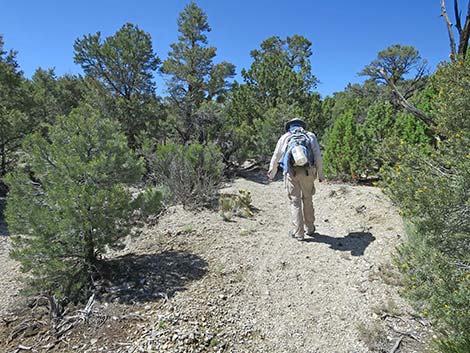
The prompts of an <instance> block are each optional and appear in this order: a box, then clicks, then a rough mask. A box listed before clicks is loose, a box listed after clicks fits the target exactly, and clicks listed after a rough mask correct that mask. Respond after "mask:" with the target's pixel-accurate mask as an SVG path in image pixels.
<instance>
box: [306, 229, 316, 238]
mask: <svg viewBox="0 0 470 353" xmlns="http://www.w3.org/2000/svg"><path fill="white" fill-rule="evenodd" d="M315 231H316V229H315V227H313V229H312V230H311V231H309V232H306V233H305V235H307V236H309V237H313V236H315Z"/></svg>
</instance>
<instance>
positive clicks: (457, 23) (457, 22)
mask: <svg viewBox="0 0 470 353" xmlns="http://www.w3.org/2000/svg"><path fill="white" fill-rule="evenodd" d="M454 15H455V27H456V28H457V30H458V31H459V33H460V32H462V23H461V22H460V16H461V12H460V11H459V3H458V1H457V0H454Z"/></svg>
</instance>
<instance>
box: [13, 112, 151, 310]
mask: <svg viewBox="0 0 470 353" xmlns="http://www.w3.org/2000/svg"><path fill="white" fill-rule="evenodd" d="M23 148H24V159H23V161H22V164H23V165H26V166H27V169H28V170H22V169H17V170H16V171H14V172H12V173H10V174H9V175H8V176H7V178H6V181H7V183H8V185H9V187H10V192H9V194H8V200H7V208H6V220H7V223H8V227H9V230H10V232H11V234H12V240H13V250H12V252H11V256H12V257H13V258H14V259H16V260H18V261H19V262H20V263H21V266H22V270H23V271H25V272H27V273H28V277H27V280H28V283H29V284H30V289H31V292H33V293H41V292H47V293H49V294H52V295H54V296H56V297H57V298H58V299H62V300H65V301H67V300H74V301H76V300H80V299H83V298H84V297H86V296H87V295H88V293H89V290H91V285H92V282H93V280H96V278H97V276H98V275H99V270H100V257H101V255H102V254H104V253H105V252H106V251H107V250H108V249H113V248H121V247H122V246H123V243H122V240H123V238H124V237H126V236H127V235H128V234H130V233H131V216H132V214H133V212H134V210H135V209H136V208H137V207H138V205H137V203H136V202H132V196H131V193H130V189H129V187H127V186H126V184H130V183H135V182H137V181H139V179H140V178H141V176H142V174H143V170H144V165H143V161H142V160H140V159H138V158H137V157H136V155H135V153H133V152H132V151H131V150H129V148H128V147H127V140H126V137H125V136H124V135H123V134H122V133H120V132H119V126H118V124H117V123H115V122H112V121H110V120H108V119H105V118H103V117H102V116H100V115H99V114H97V113H96V112H95V111H93V110H92V109H91V108H90V107H89V106H83V107H79V108H77V109H75V110H73V111H72V112H71V113H70V114H69V116H68V117H60V118H58V119H57V124H56V125H55V126H52V127H51V128H50V131H49V136H48V139H47V140H46V139H45V138H43V137H42V136H41V135H40V134H38V133H37V134H34V135H31V136H29V137H28V138H27V139H26V141H25V143H24V146H23ZM30 174H32V178H33V179H31V177H30ZM149 200H152V201H154V202H155V204H154V205H153V207H149V209H151V210H152V211H155V210H156V208H158V207H159V202H158V201H159V197H158V192H155V193H154V194H153V197H151V198H149ZM138 203H139V204H140V205H143V202H142V200H141V198H140V199H139V202H138Z"/></svg>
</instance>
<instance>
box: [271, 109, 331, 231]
mask: <svg viewBox="0 0 470 353" xmlns="http://www.w3.org/2000/svg"><path fill="white" fill-rule="evenodd" d="M306 129H307V124H306V123H305V122H304V121H303V120H302V119H300V118H294V119H292V120H289V121H288V122H287V123H286V124H285V131H286V132H285V134H284V135H282V136H281V137H280V138H279V140H278V142H277V145H276V149H275V150H274V153H273V156H272V158H271V163H270V165H269V171H268V178H269V180H273V179H274V177H275V176H276V173H277V166H278V164H279V165H280V166H281V168H282V169H283V171H284V173H283V174H284V184H285V187H286V190H287V195H288V197H289V200H290V210H291V220H292V224H293V226H294V228H293V229H292V230H291V231H290V232H289V235H290V236H291V237H293V238H296V239H298V240H304V238H305V235H308V236H312V235H313V234H314V233H315V225H314V222H315V212H314V209H313V202H312V196H313V194H314V193H315V184H314V181H315V179H316V177H317V176H318V180H319V181H320V182H322V181H323V180H324V179H325V177H324V176H323V163H322V157H321V153H320V146H319V145H318V141H317V138H316V136H315V134H314V133H312V132H309V131H306Z"/></svg>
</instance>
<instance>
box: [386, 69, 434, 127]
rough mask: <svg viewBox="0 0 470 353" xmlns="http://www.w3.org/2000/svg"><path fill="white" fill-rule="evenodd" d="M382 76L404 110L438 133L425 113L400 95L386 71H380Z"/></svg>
mask: <svg viewBox="0 0 470 353" xmlns="http://www.w3.org/2000/svg"><path fill="white" fill-rule="evenodd" d="M380 74H381V75H382V77H383V79H384V80H385V81H386V82H387V84H388V85H389V86H390V88H391V89H392V91H393V94H394V95H395V96H396V98H397V101H398V104H399V105H400V106H402V107H403V108H404V109H406V110H407V111H408V112H409V113H411V114H413V115H414V116H415V117H417V118H418V119H419V120H421V121H422V122H423V123H425V124H426V125H427V126H428V127H430V128H431V129H432V130H433V131H435V132H436V127H437V124H436V123H435V122H434V121H433V120H432V119H431V118H430V117H429V116H427V115H426V114H425V113H423V112H422V111H421V110H419V109H418V108H416V107H414V106H413V105H411V104H410V103H409V102H408V101H407V100H406V98H405V97H404V96H403V94H401V93H400V91H399V90H398V88H397V86H396V85H395V84H394V83H393V82H392V80H390V78H389V77H388V75H387V73H386V72H385V70H383V69H380Z"/></svg>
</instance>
